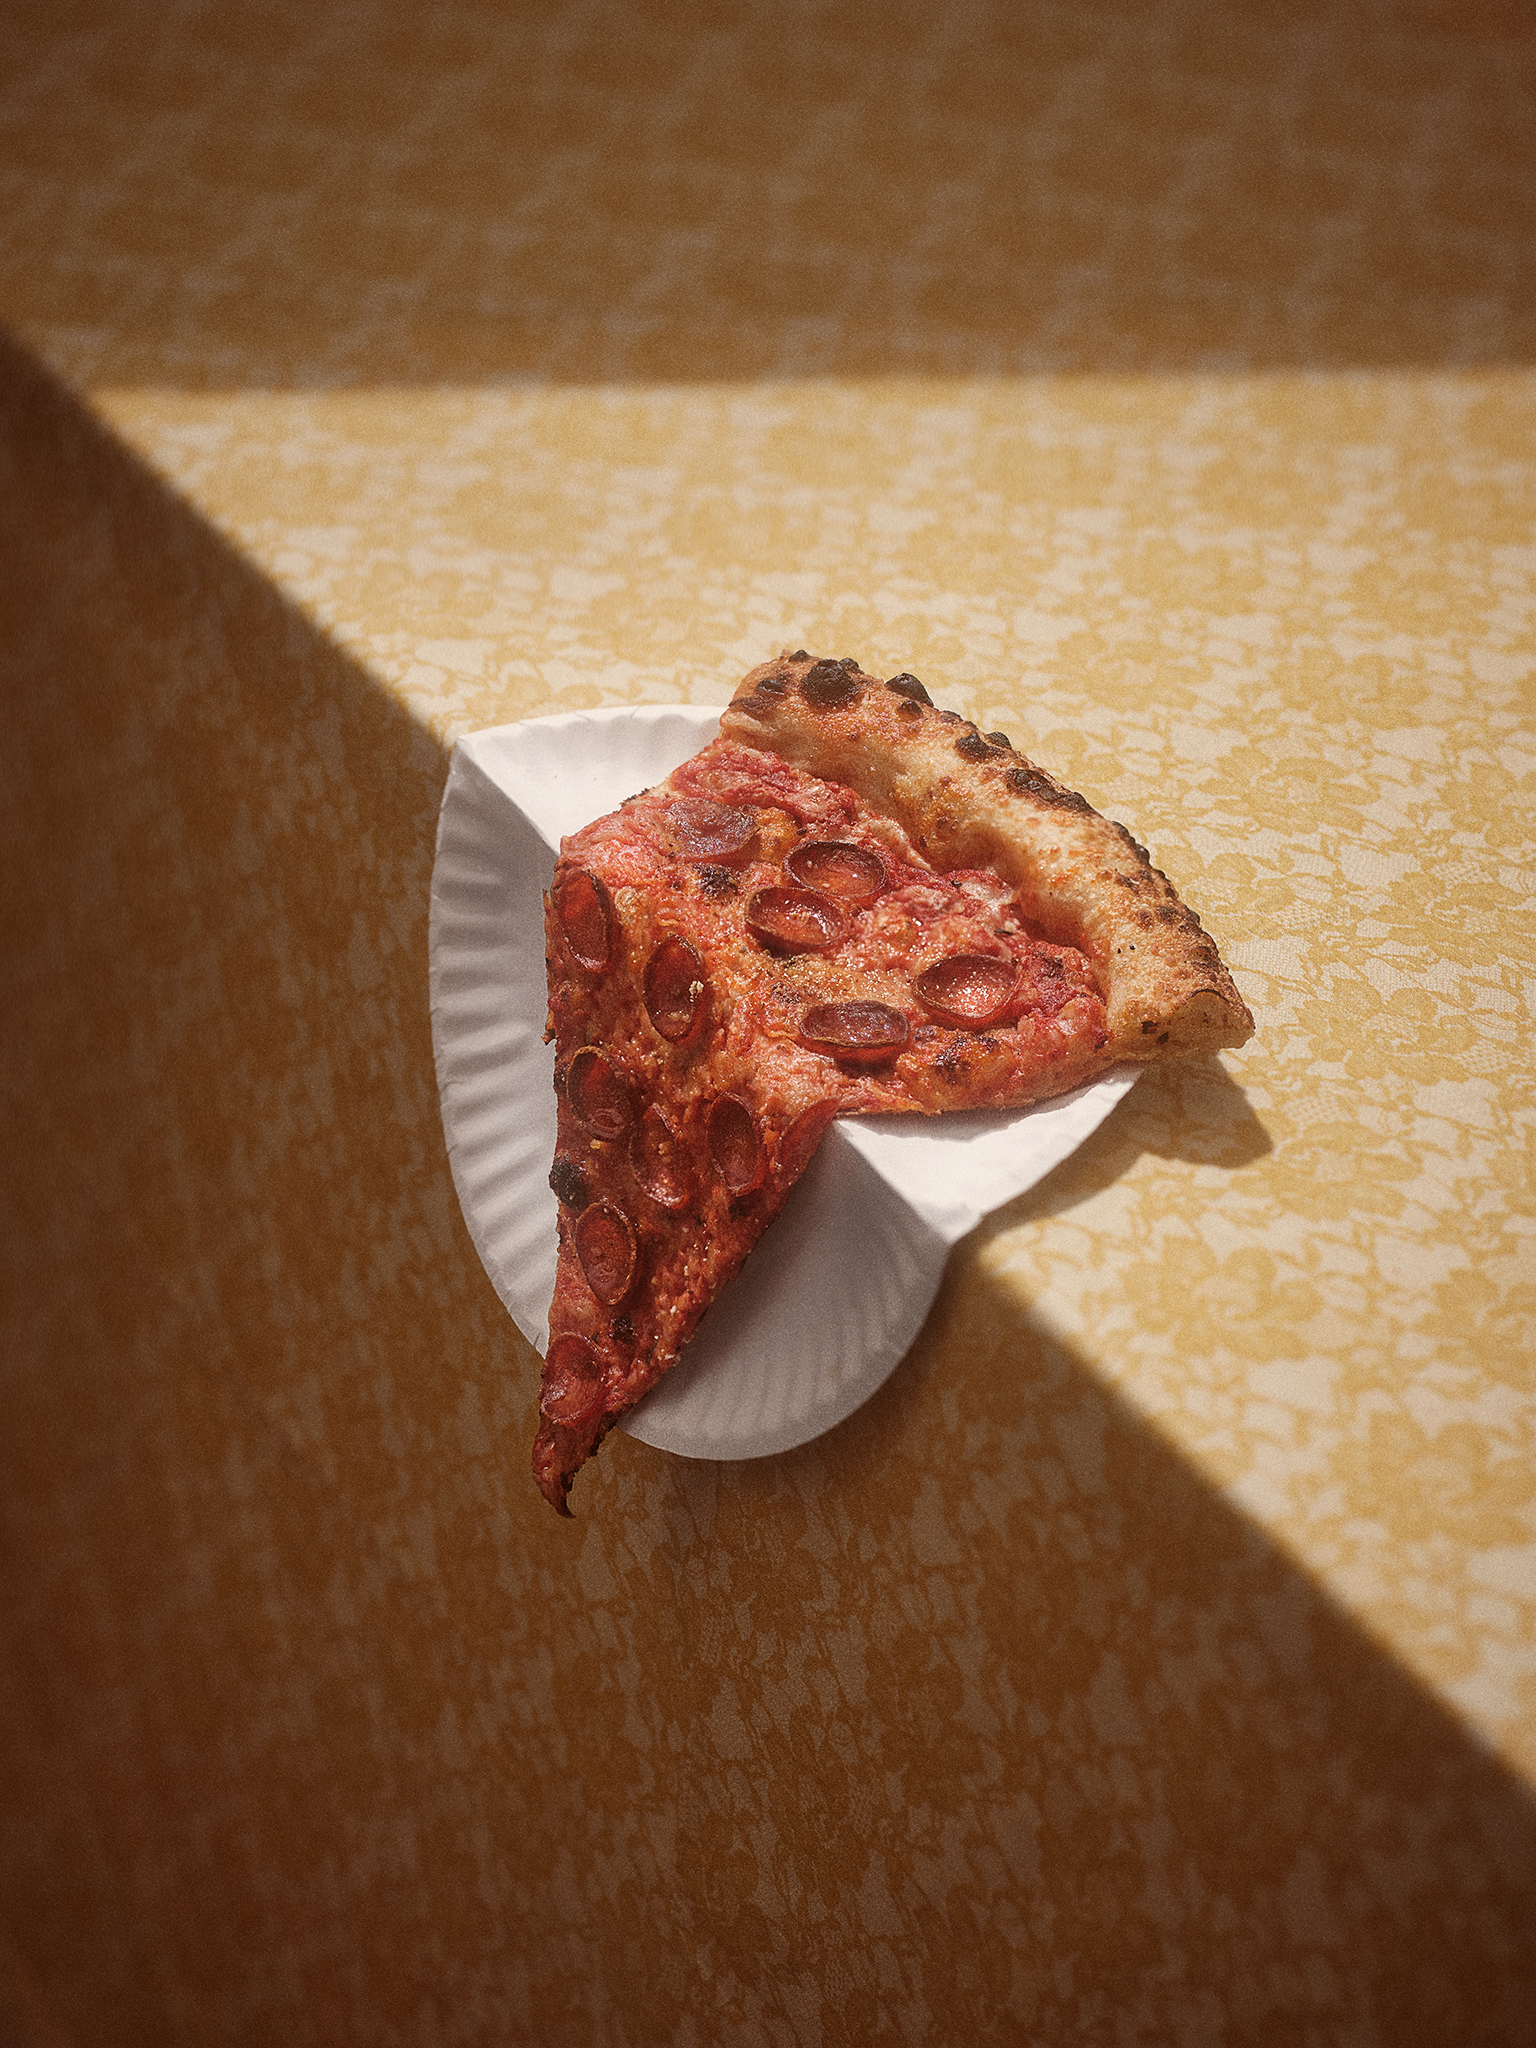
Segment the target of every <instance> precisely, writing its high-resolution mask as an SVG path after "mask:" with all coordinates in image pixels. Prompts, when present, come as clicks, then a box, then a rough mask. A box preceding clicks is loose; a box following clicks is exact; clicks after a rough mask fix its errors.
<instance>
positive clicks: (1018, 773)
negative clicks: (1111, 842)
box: [1003, 762, 1093, 812]
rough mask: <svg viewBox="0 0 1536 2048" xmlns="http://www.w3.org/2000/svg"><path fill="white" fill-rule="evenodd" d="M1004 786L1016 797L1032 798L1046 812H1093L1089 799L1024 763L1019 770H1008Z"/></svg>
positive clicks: (1040, 770) (1042, 771) (1041, 770)
mask: <svg viewBox="0 0 1536 2048" xmlns="http://www.w3.org/2000/svg"><path fill="white" fill-rule="evenodd" d="M1003 786H1004V788H1005V789H1011V790H1012V791H1013V793H1014V795H1015V796H1032V797H1033V798H1034V799H1035V802H1036V803H1037V804H1039V805H1041V807H1042V808H1043V809H1046V810H1053V811H1086V812H1092V810H1093V805H1092V804H1091V803H1089V801H1088V799H1087V797H1085V796H1079V795H1078V793H1077V791H1076V790H1075V789H1066V788H1063V786H1062V784H1061V783H1059V782H1057V781H1056V779H1055V777H1054V776H1050V775H1047V774H1046V773H1045V771H1044V770H1043V769H1041V768H1031V767H1029V766H1027V765H1026V764H1024V763H1022V762H1021V763H1020V765H1019V766H1018V767H1017V768H1010V769H1009V770H1008V773H1007V774H1006V775H1005V776H1004V777H1003Z"/></svg>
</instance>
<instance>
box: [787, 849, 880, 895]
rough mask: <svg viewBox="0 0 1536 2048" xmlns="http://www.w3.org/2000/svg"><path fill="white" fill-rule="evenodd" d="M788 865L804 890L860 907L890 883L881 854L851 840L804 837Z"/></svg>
mask: <svg viewBox="0 0 1536 2048" xmlns="http://www.w3.org/2000/svg"><path fill="white" fill-rule="evenodd" d="M784 866H785V868H786V870H787V871H788V873H789V875H790V877H791V879H792V880H794V881H796V882H798V883H799V884H800V886H801V888H802V889H819V890H820V892H821V893H822V895H823V896H835V897H836V898H837V900H838V901H839V902H840V903H852V904H854V905H856V906H857V907H858V908H859V909H862V908H863V907H864V905H865V904H866V903H873V902H874V900H875V898H876V897H877V896H878V895H879V894H880V892H881V891H882V890H883V889H884V887H885V885H886V874H885V862H884V861H883V860H882V859H881V858H880V856H879V854H878V853H874V852H872V851H871V850H870V848H869V847H867V846H855V845H854V843H853V841H852V840H851V839H806V840H802V841H801V843H800V845H798V846H797V847H796V848H795V849H794V851H793V852H792V853H791V854H789V855H788V857H787V858H786V860H785V862H784Z"/></svg>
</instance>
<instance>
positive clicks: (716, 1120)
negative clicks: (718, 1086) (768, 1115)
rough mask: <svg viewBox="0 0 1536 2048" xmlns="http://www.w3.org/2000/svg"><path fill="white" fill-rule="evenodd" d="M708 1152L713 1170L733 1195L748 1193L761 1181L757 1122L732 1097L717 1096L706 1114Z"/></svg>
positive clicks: (761, 1172) (760, 1154) (761, 1148)
mask: <svg viewBox="0 0 1536 2048" xmlns="http://www.w3.org/2000/svg"><path fill="white" fill-rule="evenodd" d="M709 1150H710V1156H711V1158H712V1159H713V1160H714V1162H715V1171H716V1172H717V1173H718V1174H719V1176H720V1178H721V1179H722V1180H723V1181H724V1182H725V1184H726V1186H727V1187H728V1188H729V1189H730V1191H731V1193H732V1194H733V1195H745V1194H749V1193H750V1192H751V1190H752V1189H753V1188H755V1187H756V1186H757V1184H758V1182H759V1181H760V1180H761V1179H762V1177H763V1141H762V1139H761V1137H760V1136H759V1135H758V1129H757V1119H756V1117H754V1116H753V1114H752V1112H751V1110H750V1109H748V1107H747V1105H746V1104H745V1103H744V1102H741V1101H739V1100H738V1099H737V1097H736V1096H734V1095H721V1096H717V1097H716V1099H715V1104H714V1107H713V1108H712V1109H711V1110H710V1112H709Z"/></svg>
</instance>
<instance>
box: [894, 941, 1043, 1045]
mask: <svg viewBox="0 0 1536 2048" xmlns="http://www.w3.org/2000/svg"><path fill="white" fill-rule="evenodd" d="M1018 985H1019V964H1018V962H1017V961H1016V960H1003V959H999V958H998V957H997V956H996V955H995V954H992V953H954V954H951V956H950V957H949V959H947V960H939V961H936V962H935V963H934V965H933V966H932V967H925V968H924V969H923V971H922V973H921V974H920V975H919V976H918V977H917V979H916V980H915V981H914V982H913V984H912V987H913V989H914V990H915V992H916V994H917V999H918V1001H919V1002H920V1003H921V1004H922V1006H923V1008H924V1009H925V1010H927V1011H928V1012H929V1014H930V1015H931V1016H934V1017H937V1018H938V1020H939V1022H940V1023H941V1024H953V1025H954V1026H956V1028H957V1029H959V1030H961V1031H985V1030H986V1028H987V1026H988V1025H989V1024H995V1023H996V1022H997V1020H998V1018H999V1017H1001V1016H1002V1014H1003V1012H1004V1011H1005V1010H1006V1009H1007V1007H1008V1005H1009V1004H1010V1003H1011V1002H1012V1000H1013V993H1014V990H1015V989H1016V988H1017V987H1018Z"/></svg>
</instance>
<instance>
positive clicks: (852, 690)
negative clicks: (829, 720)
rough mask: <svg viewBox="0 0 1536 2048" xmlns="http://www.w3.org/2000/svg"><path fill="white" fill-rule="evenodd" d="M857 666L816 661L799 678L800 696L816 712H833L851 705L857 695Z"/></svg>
mask: <svg viewBox="0 0 1536 2048" xmlns="http://www.w3.org/2000/svg"><path fill="white" fill-rule="evenodd" d="M858 678H859V665H858V663H857V662H854V663H853V664H852V666H851V667H850V666H849V664H848V663H847V662H844V661H816V662H812V664H811V666H810V667H809V668H808V669H807V670H806V671H805V674H804V675H803V676H801V678H800V694H801V696H802V697H803V698H804V699H805V701H806V703H807V704H811V705H814V706H815V708H816V709H817V710H818V711H833V710H836V709H838V708H840V707H841V706H842V705H845V704H851V703H852V702H853V701H854V699H855V698H856V697H857V696H858V694H859V680H858Z"/></svg>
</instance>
